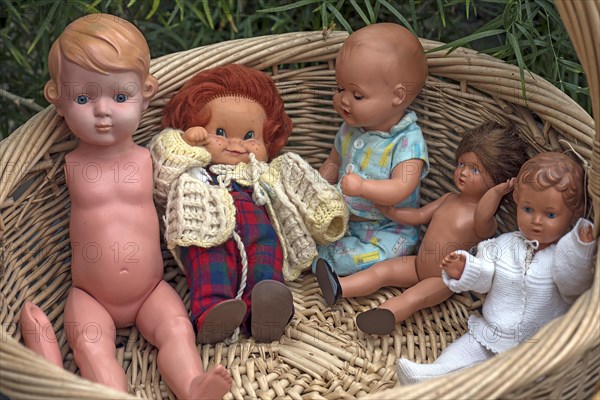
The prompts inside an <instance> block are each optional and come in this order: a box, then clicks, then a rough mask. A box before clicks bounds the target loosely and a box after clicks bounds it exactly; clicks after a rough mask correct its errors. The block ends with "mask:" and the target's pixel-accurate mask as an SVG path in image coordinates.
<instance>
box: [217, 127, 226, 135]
mask: <svg viewBox="0 0 600 400" xmlns="http://www.w3.org/2000/svg"><path fill="white" fill-rule="evenodd" d="M215 134H216V135H217V136H223V137H227V134H226V133H225V129H223V128H217V130H216V131H215Z"/></svg>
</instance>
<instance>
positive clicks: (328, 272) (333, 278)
mask: <svg viewBox="0 0 600 400" xmlns="http://www.w3.org/2000/svg"><path fill="white" fill-rule="evenodd" d="M315 275H317V282H318V283H319V287H320V288H321V292H322V293H323V297H324V298H325V303H326V304H327V305H328V306H332V305H334V304H336V303H337V302H339V301H340V300H341V299H342V285H340V281H339V279H338V276H337V274H336V273H335V272H334V271H333V269H332V268H331V265H329V263H328V262H327V261H325V260H323V259H322V258H319V259H318V260H317V266H316V268H315Z"/></svg>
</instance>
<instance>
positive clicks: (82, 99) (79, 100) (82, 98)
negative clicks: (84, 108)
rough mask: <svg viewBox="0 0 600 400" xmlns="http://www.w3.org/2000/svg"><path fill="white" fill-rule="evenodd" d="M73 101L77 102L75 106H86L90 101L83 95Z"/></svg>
mask: <svg viewBox="0 0 600 400" xmlns="http://www.w3.org/2000/svg"><path fill="white" fill-rule="evenodd" d="M75 101H76V102H77V104H87V102H88V101H90V98H89V97H87V96H86V95H84V94H80V95H79V96H77V97H76V98H75Z"/></svg>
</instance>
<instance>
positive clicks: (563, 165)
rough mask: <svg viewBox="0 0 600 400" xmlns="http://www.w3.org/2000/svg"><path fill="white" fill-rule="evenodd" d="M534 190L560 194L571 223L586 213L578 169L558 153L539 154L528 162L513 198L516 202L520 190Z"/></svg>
mask: <svg viewBox="0 0 600 400" xmlns="http://www.w3.org/2000/svg"><path fill="white" fill-rule="evenodd" d="M524 185H531V186H532V187H533V188H534V189H535V190H545V189H547V188H550V187H552V188H555V189H556V190H558V191H559V192H561V194H562V197H563V201H564V203H565V205H566V206H567V207H568V208H569V209H570V210H571V211H572V212H573V222H575V221H576V220H577V218H579V217H581V216H583V213H584V211H585V182H584V173H583V168H582V167H581V165H579V164H578V163H576V162H575V161H573V160H572V159H570V158H569V157H568V156H567V155H565V154H563V153H558V152H545V153H539V154H537V155H535V156H534V157H532V158H531V159H529V160H528V161H527V162H526V163H525V164H523V167H521V170H520V171H519V175H518V176H517V181H516V182H515V188H514V191H513V197H514V199H515V202H517V203H518V202H519V197H520V195H521V187H523V186H524Z"/></svg>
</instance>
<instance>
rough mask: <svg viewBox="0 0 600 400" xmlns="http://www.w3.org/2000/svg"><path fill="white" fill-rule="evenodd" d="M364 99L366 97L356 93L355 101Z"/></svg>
mask: <svg viewBox="0 0 600 400" xmlns="http://www.w3.org/2000/svg"><path fill="white" fill-rule="evenodd" d="M364 98H365V97H364V96H363V95H361V94H358V93H354V99H355V100H362V99H364Z"/></svg>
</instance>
